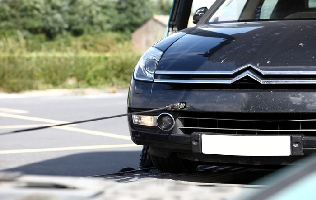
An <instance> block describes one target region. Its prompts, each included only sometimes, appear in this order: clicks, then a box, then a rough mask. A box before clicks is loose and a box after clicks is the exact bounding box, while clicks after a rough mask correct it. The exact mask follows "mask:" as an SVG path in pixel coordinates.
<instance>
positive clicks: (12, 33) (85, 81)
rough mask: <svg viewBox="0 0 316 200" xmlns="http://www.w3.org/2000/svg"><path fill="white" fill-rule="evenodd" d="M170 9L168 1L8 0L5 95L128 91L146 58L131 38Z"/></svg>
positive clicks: (2, 33) (2, 30)
mask: <svg viewBox="0 0 316 200" xmlns="http://www.w3.org/2000/svg"><path fill="white" fill-rule="evenodd" d="M161 5H164V6H161ZM170 6H171V4H170V1H168V0H152V1H148V0H138V1H134V0H98V1H92V0H2V1H0V91H5V92H20V91H24V90H35V89H49V88H87V87H94V88H105V87H116V88H126V87H128V85H129V82H130V78H131V75H132V71H133V68H134V66H135V64H136V63H137V62H138V60H139V58H140V56H141V55H139V54H137V53H134V52H133V50H132V45H131V33H132V32H133V31H134V30H135V29H136V28H138V27H139V26H140V25H142V24H143V23H144V22H145V21H146V20H148V19H149V18H151V17H152V15H153V14H154V10H155V13H159V14H166V12H168V10H170ZM157 8H159V9H157Z"/></svg>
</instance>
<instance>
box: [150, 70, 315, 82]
mask: <svg viewBox="0 0 316 200" xmlns="http://www.w3.org/2000/svg"><path fill="white" fill-rule="evenodd" d="M244 77H250V78H252V79H253V80H255V81H257V82H259V83H261V84H316V79H315V80H277V79H276V80H271V79H269V80H266V79H261V78H260V77H259V76H257V75H255V74H253V73H252V72H250V71H246V72H244V73H242V74H240V75H238V76H236V77H235V78H233V79H230V80H170V79H154V82H155V83H197V84H205V83H208V84H232V83H234V82H236V81H238V80H240V79H242V78H244Z"/></svg>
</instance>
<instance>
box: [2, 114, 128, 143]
mask: <svg viewBox="0 0 316 200" xmlns="http://www.w3.org/2000/svg"><path fill="white" fill-rule="evenodd" d="M0 117H9V118H14V119H23V120H28V121H37V122H46V123H52V124H63V123H67V122H64V121H56V120H51V119H44V118H38V117H28V116H21V115H14V114H8V113H1V112H0ZM53 128H56V129H62V130H67V131H73V132H79V133H86V134H90V135H98V136H104V137H110V138H116V139H122V140H131V138H130V136H125V135H119V134H114V133H105V132H101V131H91V130H86V129H81V128H74V127H69V126H56V127H53Z"/></svg>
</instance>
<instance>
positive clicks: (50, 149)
mask: <svg viewBox="0 0 316 200" xmlns="http://www.w3.org/2000/svg"><path fill="white" fill-rule="evenodd" d="M136 146H137V145H136V144H117V145H93V146H77V147H57V148H45V149H15V150H2V151H0V154H2V155H4V154H20V153H41V152H54V151H74V150H94V149H111V148H126V147H136Z"/></svg>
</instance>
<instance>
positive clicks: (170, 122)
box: [157, 113, 175, 131]
mask: <svg viewBox="0 0 316 200" xmlns="http://www.w3.org/2000/svg"><path fill="white" fill-rule="evenodd" d="M174 124H175V121H174V118H173V117H172V115H170V114H169V113H161V114H160V115H159V116H158V118H157V125H158V127H159V128H160V129H161V130H163V131H170V130H171V129H172V128H173V127H174Z"/></svg>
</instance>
